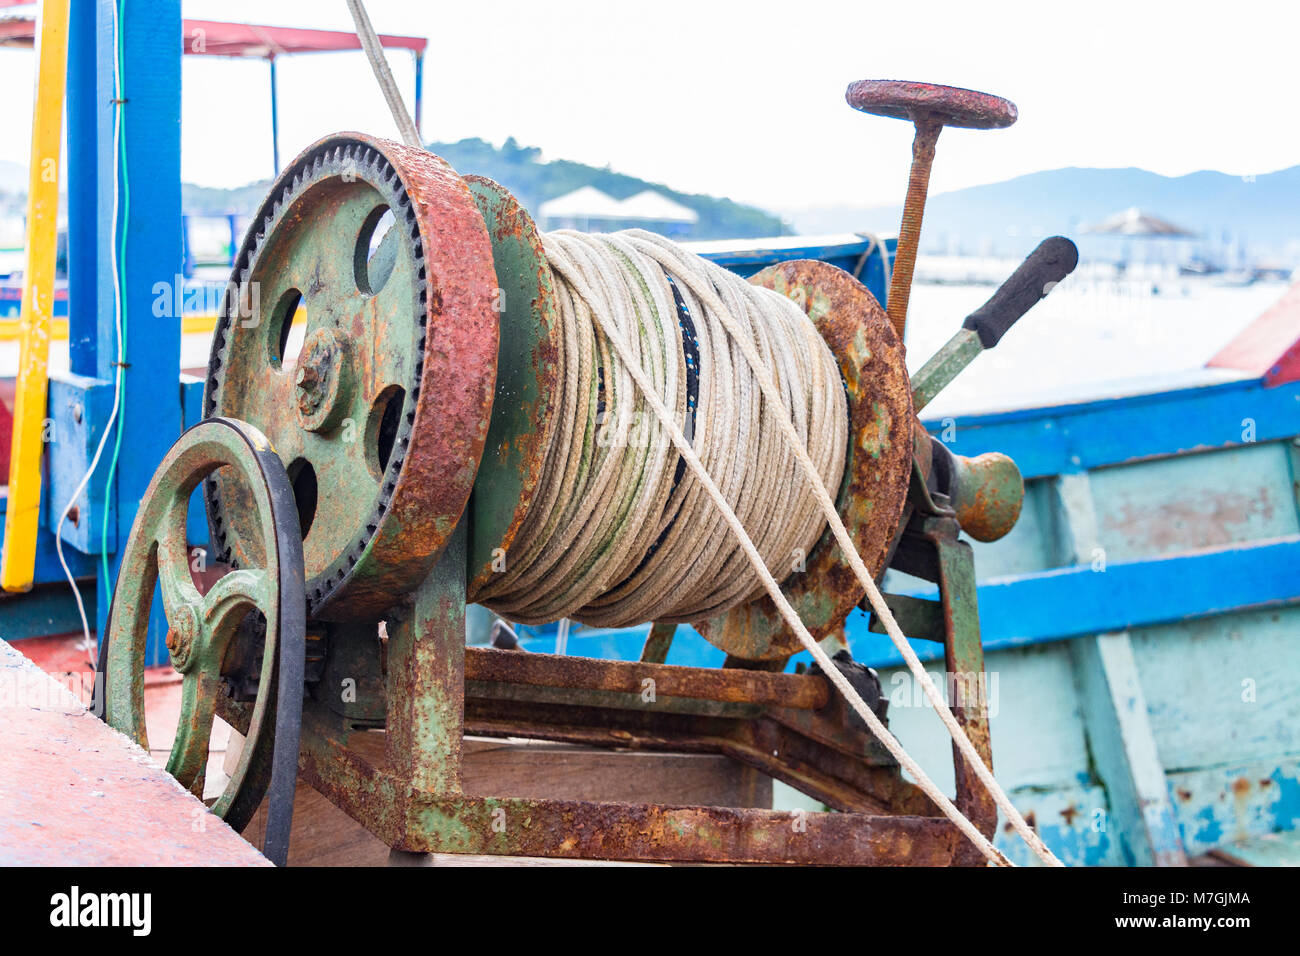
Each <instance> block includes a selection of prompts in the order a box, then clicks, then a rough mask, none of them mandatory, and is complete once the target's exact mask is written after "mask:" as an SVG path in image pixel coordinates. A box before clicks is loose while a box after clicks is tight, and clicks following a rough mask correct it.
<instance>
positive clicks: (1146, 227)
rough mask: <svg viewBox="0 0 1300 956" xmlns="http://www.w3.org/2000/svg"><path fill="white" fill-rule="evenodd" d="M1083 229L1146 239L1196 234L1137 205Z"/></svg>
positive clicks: (1092, 233) (1185, 236)
mask: <svg viewBox="0 0 1300 956" xmlns="http://www.w3.org/2000/svg"><path fill="white" fill-rule="evenodd" d="M1083 231H1084V232H1085V233H1086V234H1088V235H1093V236H1131V237H1134V238H1148V239H1155V238H1169V239H1190V238H1193V237H1195V236H1196V233H1194V232H1192V231H1191V230H1189V229H1184V228H1183V227H1182V226H1176V225H1174V224H1173V223H1172V222H1170V221H1169V220H1167V219H1161V218H1160V217H1159V216H1152V215H1151V214H1149V213H1145V212H1143V211H1142V210H1141V209H1139V208H1138V207H1137V206H1133V207H1131V208H1129V209H1125V210H1124V211H1123V212H1117V213H1115V215H1113V216H1107V217H1106V218H1105V219H1103V220H1102V221H1101V222H1099V223H1095V224H1094V225H1091V226H1087V227H1085V228H1084V230H1083Z"/></svg>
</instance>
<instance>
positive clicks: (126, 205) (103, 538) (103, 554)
mask: <svg viewBox="0 0 1300 956" xmlns="http://www.w3.org/2000/svg"><path fill="white" fill-rule="evenodd" d="M125 12H126V0H121V2H120V3H119V4H118V9H117V36H116V37H115V43H116V54H117V75H118V77H119V78H120V77H122V76H123V74H124V73H125V70H124V68H123V61H124V59H125V58H124V56H123V52H122V49H123V44H122V37H123V36H124V35H125V33H126V31H125V30H123V29H122V20H123V19H124V16H125ZM117 99H118V101H119V102H118V103H117V104H116V106H117V115H116V118H115V120H114V122H115V123H116V124H117V125H116V130H115V131H116V133H117V141H118V164H119V166H120V171H121V176H122V206H121V209H120V210H119V214H120V217H121V221H122V230H121V238H120V239H119V240H118V247H117V248H118V252H117V290H116V294H117V296H118V297H119V298H120V299H121V307H122V330H121V335H120V336H119V338H118V343H117V361H118V363H119V364H118V375H117V376H116V378H117V399H116V400H117V406H118V416H117V421H116V422H115V423H114V428H115V429H116V431H117V434H116V435H115V436H114V441H113V457H112V459H111V460H110V461H109V464H108V475H107V477H106V478H105V479H104V521H103V525H102V528H101V532H100V548H99V558H100V562H101V564H102V567H103V571H104V584H105V587H106V588H107V592H108V593H107V597H108V603H109V604H112V602H113V579H112V577H111V576H110V575H109V573H108V516H109V505H110V504H111V502H112V496H113V478H114V476H115V475H116V474H117V459H118V454H119V453H120V452H121V450H122V412H123V411H124V408H123V401H122V396H123V395H124V394H125V391H126V376H125V371H124V370H123V369H122V368H121V363H122V362H123V361H124V360H125V358H126V294H125V293H126V228H127V222H128V220H129V217H130V212H131V187H130V183H129V180H128V178H127V174H126V135H125V129H124V127H123V123H122V103H121V100H122V90H121V89H119V90H118V91H117ZM114 185H115V186H116V183H115V184H114ZM114 225H116V223H114Z"/></svg>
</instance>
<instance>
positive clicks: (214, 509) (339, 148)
mask: <svg viewBox="0 0 1300 956" xmlns="http://www.w3.org/2000/svg"><path fill="white" fill-rule="evenodd" d="M345 164H347V165H346V166H345ZM343 172H348V173H350V174H354V175H358V176H359V177H360V178H362V179H364V180H366V181H368V182H369V183H370V185H371V186H373V187H375V188H376V189H377V190H378V192H379V193H380V194H381V195H383V196H384V197H385V201H386V202H387V203H388V206H389V208H390V209H392V211H393V214H394V216H395V217H397V220H398V221H399V222H402V221H405V223H406V226H407V232H408V235H409V237H410V239H411V254H412V257H413V259H414V264H415V273H416V276H415V280H414V282H413V283H412V286H413V288H412V293H413V295H412V305H413V306H414V307H415V311H416V321H417V326H418V328H419V330H420V334H419V338H418V344H417V352H416V358H415V362H414V371H413V374H412V376H411V379H412V381H411V388H409V389H408V390H407V394H406V401H405V405H406V407H407V410H406V411H405V414H404V415H403V416H402V418H401V419H400V420H399V421H400V423H401V424H400V425H399V429H398V434H397V435H396V436H394V442H395V443H394V446H393V447H394V451H395V454H393V455H392V456H391V458H390V461H389V463H388V468H387V469H386V471H385V476H384V481H383V484H382V485H381V489H382V490H381V492H380V494H379V496H378V497H377V499H376V502H375V506H374V509H373V511H372V512H371V514H370V515H369V516H368V517H367V519H366V523H365V529H366V536H365V537H363V538H360V539H359V540H358V541H357V542H356V543H355V544H354V545H351V546H349V547H348V548H346V549H345V550H344V551H343V552H342V553H341V554H339V555H338V556H337V557H336V558H335V560H334V562H333V563H332V564H331V566H330V567H328V568H326V569H325V571H324V572H322V575H321V576H319V577H318V578H317V579H316V581H315V582H309V588H308V595H309V597H308V602H307V603H308V613H309V614H312V615H314V614H315V613H316V612H317V611H318V610H320V608H321V607H322V606H323V605H324V604H325V603H326V602H328V601H329V600H330V599H331V598H332V597H333V595H334V594H335V593H336V592H337V591H338V589H339V588H340V587H342V586H343V585H344V583H345V582H346V581H347V580H349V579H350V578H351V576H352V574H353V571H354V569H355V568H356V566H357V564H358V563H359V562H360V560H361V558H362V557H363V556H364V555H365V553H366V551H367V549H368V548H369V547H370V543H371V541H372V540H373V538H374V536H375V534H377V533H378V529H379V526H380V524H381V522H382V519H383V517H384V516H385V515H386V514H387V512H388V506H389V504H390V501H391V496H392V494H393V492H394V490H395V488H396V485H397V481H398V476H399V475H400V471H401V467H402V463H403V460H404V458H405V455H406V453H407V452H408V451H409V447H410V434H411V429H412V428H413V427H414V423H415V412H414V410H413V403H414V402H415V401H416V400H417V399H418V397H419V394H420V379H421V376H422V375H423V374H424V350H425V347H426V345H427V332H426V329H427V325H428V304H429V283H428V278H427V276H428V273H427V263H426V256H425V249H424V243H423V242H422V240H421V237H420V226H419V221H418V218H417V216H416V213H415V204H414V202H413V201H412V200H411V198H410V196H409V195H408V194H407V192H406V189H405V185H404V183H403V182H402V178H401V174H400V173H399V172H398V170H397V168H396V167H395V166H394V164H393V163H392V162H391V161H390V160H389V159H388V157H387V156H386V155H385V154H384V153H383V152H382V151H381V150H379V149H376V148H374V147H372V146H369V145H368V144H365V143H360V142H356V141H345V142H334V143H329V144H326V145H324V146H323V147H322V148H320V149H318V150H317V151H316V152H315V153H314V154H312V155H311V156H309V157H306V158H305V159H304V160H303V161H302V162H301V164H299V165H298V167H297V168H296V169H294V170H293V173H292V178H290V179H286V177H285V175H283V174H282V176H281V178H280V180H279V181H278V182H277V184H276V185H281V184H282V188H281V189H280V190H279V192H278V193H275V192H272V193H271V194H270V196H269V197H268V199H267V200H266V201H264V202H263V205H262V208H261V210H260V211H259V213H258V215H259V219H258V220H256V226H255V228H250V230H249V231H248V233H247V234H246V235H245V239H244V243H243V246H242V247H241V249H240V252H239V254H238V256H237V258H236V268H235V270H233V271H232V280H231V285H236V284H235V281H234V279H233V275H234V274H235V273H237V274H238V276H239V279H238V284H237V286H236V288H234V289H233V290H231V291H230V292H229V293H228V295H227V298H226V299H224V300H223V307H222V313H221V315H220V316H219V318H218V322H217V327H216V330H215V332H214V336H213V351H212V355H211V356H210V358H209V363H208V379H207V388H206V389H205V396H204V399H205V401H204V409H205V415H208V416H211V415H214V414H216V412H217V410H218V408H219V407H220V405H221V402H220V398H221V396H222V394H223V387H224V384H225V373H226V369H228V368H229V362H228V354H229V350H230V349H231V348H232V347H233V345H234V341H233V336H232V334H231V333H232V331H233V329H232V327H231V318H230V316H231V308H230V307H231V306H232V305H234V304H236V303H237V301H238V299H235V300H233V301H232V300H231V299H230V298H229V296H230V295H232V294H233V295H235V296H238V294H239V292H240V289H242V287H243V286H245V285H246V284H247V283H248V282H249V281H250V277H251V275H252V273H253V271H254V270H255V268H256V263H257V261H258V259H259V258H260V256H261V255H262V253H263V251H264V249H265V247H266V245H267V242H268V239H269V237H270V236H271V235H272V234H273V233H274V231H275V229H276V228H277V227H278V226H279V223H280V221H281V219H282V217H283V216H284V214H285V213H286V212H287V211H288V210H289V209H290V208H292V205H293V202H294V200H295V199H296V197H298V196H299V195H300V194H301V193H302V191H303V190H304V189H305V188H309V187H310V186H311V185H312V184H313V182H314V181H316V180H318V179H322V178H332V177H334V176H338V175H339V174H341V173H343ZM273 189H274V187H273ZM203 486H204V498H205V502H206V504H207V511H208V515H209V520H210V522H212V525H213V528H214V540H215V541H216V543H217V546H218V547H219V548H221V549H223V560H225V561H226V563H232V562H231V560H230V556H231V554H232V549H233V542H232V541H231V539H230V536H229V530H230V529H229V528H228V526H226V525H225V524H224V522H223V521H222V516H223V515H224V513H225V506H224V505H223V503H222V500H221V495H220V493H219V492H218V491H217V490H216V488H215V487H214V486H213V485H212V483H211V482H210V481H204V482H203ZM232 566H233V563H232Z"/></svg>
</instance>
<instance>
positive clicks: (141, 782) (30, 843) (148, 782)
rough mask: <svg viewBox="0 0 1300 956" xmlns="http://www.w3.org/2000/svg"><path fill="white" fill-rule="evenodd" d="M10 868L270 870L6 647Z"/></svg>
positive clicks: (1, 843)
mask: <svg viewBox="0 0 1300 956" xmlns="http://www.w3.org/2000/svg"><path fill="white" fill-rule="evenodd" d="M0 865H6V866H49V865H64V866H269V865H270V864H269V862H268V861H267V860H266V859H265V858H264V857H263V856H262V855H261V854H260V853H258V852H257V851H256V850H254V849H253V848H252V847H251V846H249V844H248V843H246V842H245V841H244V840H242V839H240V837H239V835H238V834H237V833H235V831H234V830H232V829H230V828H229V827H228V826H226V825H225V823H223V822H222V821H221V820H219V819H217V818H216V817H214V816H212V815H211V814H210V813H209V812H208V811H207V808H206V807H204V806H203V804H202V803H201V802H199V801H198V800H196V799H194V797H192V796H191V795H190V794H189V793H188V792H186V791H185V790H184V789H182V788H181V786H180V785H179V784H178V783H177V782H176V781H175V780H174V779H173V778H172V777H171V776H170V775H169V774H168V773H167V772H166V771H165V770H163V768H162V767H161V766H159V765H158V764H157V763H156V762H154V761H153V760H152V759H151V758H150V757H149V755H148V754H146V753H145V752H144V751H143V750H141V749H140V748H139V747H137V746H136V745H135V744H134V743H133V742H132V741H130V740H129V739H127V737H125V736H124V735H122V734H120V733H118V732H117V731H115V730H113V729H111V728H110V727H109V726H108V725H107V724H105V723H103V722H102V721H101V720H99V719H98V718H97V717H95V716H94V715H92V714H90V713H89V712H87V710H86V709H85V708H84V707H83V706H82V705H81V703H80V702H79V701H78V700H77V699H76V698H75V697H73V696H72V695H71V694H70V693H69V692H68V691H67V690H66V689H65V688H64V687H63V686H61V685H60V684H59V683H58V682H56V681H55V680H53V679H52V678H51V677H50V676H49V675H47V674H46V673H44V672H43V671H42V670H40V668H38V667H37V666H36V665H35V664H33V663H32V662H31V661H29V660H28V659H27V658H26V657H24V656H23V655H22V654H20V653H18V652H17V651H16V650H14V649H13V648H12V647H10V646H9V645H8V644H7V643H5V642H4V641H0Z"/></svg>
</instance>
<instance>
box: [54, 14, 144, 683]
mask: <svg viewBox="0 0 1300 956" xmlns="http://www.w3.org/2000/svg"><path fill="white" fill-rule="evenodd" d="M121 29H122V27H121V24H120V23H119V21H118V9H117V3H114V4H113V90H114V95H113V99H114V101H115V102H114V104H113V105H114V107H115V109H116V111H117V112H116V115H115V116H114V121H113V236H112V242H111V243H110V245H111V249H110V251H109V254H110V257H111V258H110V263H111V265H112V269H113V319H114V328H115V330H116V333H117V362H116V363H115V364H116V366H117V372H116V374H115V375H114V378H113V410H112V411H111V412H110V413H109V416H108V423H107V424H106V425H105V426H104V434H103V435H101V436H100V439H99V445H98V446H97V447H96V448H95V454H94V456H93V457H92V458H91V459H90V464H89V465H88V466H87V467H86V473H85V474H84V475H82V476H81V481H80V482H78V483H77V487H76V488H75V489H74V490H73V492H72V494H71V495H70V496H69V497H68V503H67V504H66V505H64V506H63V511H62V513H61V514H60V515H59V523H58V524H57V525H56V526H55V529H54V550H55V551H56V552H57V554H58V556H59V564H60V565H61V566H62V567H63V575H64V577H66V578H67V579H68V586H69V587H71V588H72V595H73V597H75V598H76V599H77V613H78V614H79V615H81V636H82V640H83V641H84V644H85V650H86V651H88V652H89V654H90V662H91V664H97V663H98V658H99V645H98V642H97V641H93V640H91V637H90V622H89V621H88V620H87V619H86V605H85V603H84V602H83V601H82V600H81V589H80V588H78V587H77V579H76V578H75V577H74V576H73V574H72V569H71V568H69V567H68V562H67V559H66V558H64V556H63V523H64V522H65V521H66V520H67V519H68V514H69V512H71V511H72V506H73V505H74V504H76V502H77V498H78V497H80V495H81V493H82V492H83V491H85V490H86V486H87V485H88V484H90V478H91V476H92V475H93V474H94V473H95V468H96V467H98V465H99V459H100V458H101V457H103V454H104V448H105V447H106V446H107V445H108V439H109V436H110V435H112V434H113V426H114V425H115V424H116V423H117V415H118V411H119V410H120V409H121V405H122V363H123V362H125V361H126V356H125V355H124V354H123V344H124V343H123V342H122V277H121V275H120V274H119V271H118V262H117V216H118V201H119V199H120V197H121V188H120V185H119V182H118V160H119V157H120V155H121V153H120V146H121V136H122V105H123V103H122V60H121V57H119V56H118V55H117V47H118V43H119V34H120V31H121ZM86 520H87V521H89V520H90V516H89V515H87V516H86Z"/></svg>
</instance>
